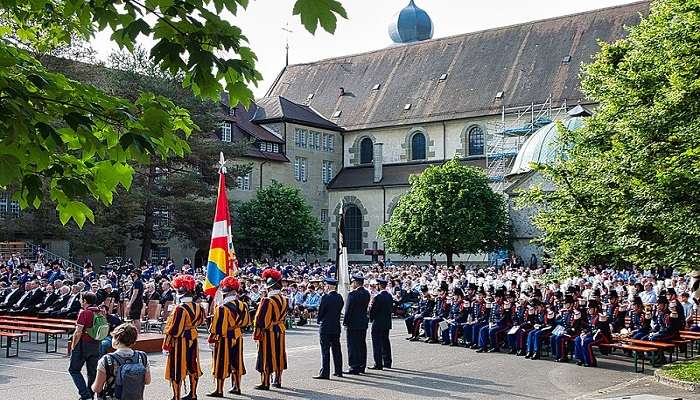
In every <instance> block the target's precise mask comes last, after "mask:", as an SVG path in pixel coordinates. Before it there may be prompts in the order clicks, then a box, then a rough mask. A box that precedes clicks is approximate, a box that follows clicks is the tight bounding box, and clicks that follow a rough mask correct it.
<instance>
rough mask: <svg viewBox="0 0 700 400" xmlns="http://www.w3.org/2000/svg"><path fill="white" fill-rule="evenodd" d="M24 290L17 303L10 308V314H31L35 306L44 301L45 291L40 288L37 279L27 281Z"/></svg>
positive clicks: (34, 310)
mask: <svg viewBox="0 0 700 400" xmlns="http://www.w3.org/2000/svg"><path fill="white" fill-rule="evenodd" d="M25 290H26V291H25V292H24V294H23V295H22V298H21V299H20V300H19V302H17V304H16V305H15V306H14V307H12V308H11V309H10V314H15V315H20V314H33V313H35V312H36V308H37V307H38V306H39V304H41V302H42V301H44V297H45V295H46V293H44V291H43V290H42V289H41V286H40V285H39V281H37V280H34V281H29V282H27V284H26V286H25Z"/></svg>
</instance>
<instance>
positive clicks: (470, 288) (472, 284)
mask: <svg viewBox="0 0 700 400" xmlns="http://www.w3.org/2000/svg"><path fill="white" fill-rule="evenodd" d="M467 289H469V290H476V283H470V284H469V286H467Z"/></svg>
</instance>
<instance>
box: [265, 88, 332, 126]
mask: <svg viewBox="0 0 700 400" xmlns="http://www.w3.org/2000/svg"><path fill="white" fill-rule="evenodd" d="M255 103H256V105H257V109H256V110H255V113H254V115H253V119H252V121H253V122H254V123H256V124H263V123H266V122H279V121H285V122H292V123H298V124H300V125H306V126H311V127H316V128H324V129H330V130H333V131H341V130H342V129H341V128H340V127H339V126H338V125H336V124H335V123H333V122H331V121H329V120H328V119H326V117H324V116H323V115H321V114H319V113H318V112H316V110H314V109H312V108H311V107H309V106H306V105H303V104H297V103H295V102H293V101H290V100H288V99H285V98H284V97H282V96H272V97H263V98H261V99H258V100H256V101H255Z"/></svg>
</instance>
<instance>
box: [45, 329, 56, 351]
mask: <svg viewBox="0 0 700 400" xmlns="http://www.w3.org/2000/svg"><path fill="white" fill-rule="evenodd" d="M52 339H53V350H52V351H49V343H50V342H51V340H52ZM44 342H45V343H46V353H58V337H57V336H56V335H55V334H52V333H44Z"/></svg>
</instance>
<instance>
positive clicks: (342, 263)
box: [335, 207, 350, 299]
mask: <svg viewBox="0 0 700 400" xmlns="http://www.w3.org/2000/svg"><path fill="white" fill-rule="evenodd" d="M338 220H339V222H338V253H337V254H336V259H335V274H336V279H337V280H338V293H339V294H340V295H341V296H343V298H345V299H347V295H348V288H349V287H350V272H349V267H348V248H347V247H346V246H345V216H344V215H343V207H340V215H338Z"/></svg>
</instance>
